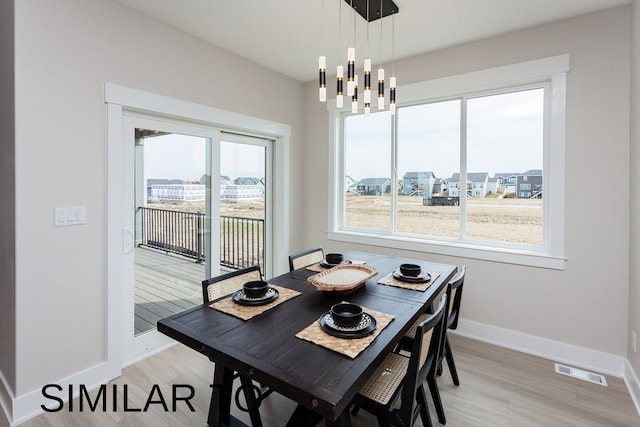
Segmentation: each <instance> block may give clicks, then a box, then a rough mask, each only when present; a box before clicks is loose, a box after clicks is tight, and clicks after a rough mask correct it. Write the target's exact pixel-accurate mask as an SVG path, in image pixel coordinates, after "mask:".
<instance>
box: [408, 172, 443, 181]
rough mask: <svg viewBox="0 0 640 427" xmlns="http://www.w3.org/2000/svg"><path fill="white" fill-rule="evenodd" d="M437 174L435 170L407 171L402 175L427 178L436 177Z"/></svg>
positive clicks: (409, 177)
mask: <svg viewBox="0 0 640 427" xmlns="http://www.w3.org/2000/svg"><path fill="white" fill-rule="evenodd" d="M435 177H436V176H435V174H434V173H433V172H407V173H405V174H404V176H403V177H402V178H403V179H425V178H435Z"/></svg>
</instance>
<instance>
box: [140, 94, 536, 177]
mask: <svg viewBox="0 0 640 427" xmlns="http://www.w3.org/2000/svg"><path fill="white" fill-rule="evenodd" d="M543 101H544V100H543V91H542V89H536V90H528V91H520V92H514V93H508V94H500V95H493V96H484V97H478V98H473V99H470V100H469V101H468V104H467V105H468V107H467V118H468V119H467V123H468V136H467V138H468V141H467V172H488V173H489V176H494V175H495V174H496V173H501V172H509V173H512V172H524V171H527V170H529V169H542V161H543V157H542V156H543V153H542V142H541V141H542V119H543V117H542V111H543V110H544V109H543V108H542V107H543ZM460 105H461V103H460V101H459V100H450V101H443V102H438V103H432V104H422V105H416V106H411V107H404V108H398V153H397V154H398V178H399V179H402V177H403V176H404V174H405V173H406V172H433V173H434V174H435V176H436V177H437V178H443V179H444V178H449V177H451V175H452V174H453V173H455V172H458V171H459V170H460ZM345 134H346V137H347V141H348V143H347V145H346V148H345V168H346V175H348V176H350V177H351V178H353V179H354V180H356V181H358V180H360V179H363V178H381V177H390V176H391V172H390V171H391V162H390V160H389V159H390V158H391V143H390V139H391V120H390V113H389V111H382V112H374V113H372V114H371V115H370V116H369V117H365V116H364V115H357V116H350V117H349V118H348V119H347V125H346V129H345ZM205 141H206V140H205V139H204V138H200V137H192V136H186V135H177V134H173V135H165V136H159V137H153V138H148V139H147V140H146V141H145V171H146V175H147V177H148V178H167V179H182V180H199V179H200V178H201V177H202V175H203V174H204V173H205V167H206V166H205V157H206V142H205ZM220 155H221V162H220V172H221V174H222V175H227V176H229V177H230V178H231V179H235V178H237V177H239V176H249V177H257V178H262V177H264V175H265V169H264V147H261V146H254V145H247V144H238V143H231V142H224V141H223V142H222V143H221V146H220Z"/></svg>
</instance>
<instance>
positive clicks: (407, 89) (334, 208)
mask: <svg viewBox="0 0 640 427" xmlns="http://www.w3.org/2000/svg"><path fill="white" fill-rule="evenodd" d="M569 69H570V61H569V55H568V54H565V55H558V56H553V57H548V58H543V59H538V60H534V61H528V62H521V63H517V64H512V65H506V66H502V67H496V68H491V69H486V70H481V71H474V72H471V73H465V74H459V75H455V76H450V77H444V78H439V79H434V80H429V81H424V82H419V83H413V84H409V85H405V86H399V87H398V89H397V99H398V100H400V101H401V104H411V103H415V102H423V101H425V100H430V99H437V98H445V97H447V98H448V97H452V96H456V95H464V94H466V93H470V92H478V91H484V90H492V89H498V88H502V87H505V86H513V85H524V84H528V83H534V82H540V81H543V80H547V81H550V94H549V96H550V111H549V114H550V117H549V120H548V123H549V129H548V132H549V134H548V142H547V149H546V150H545V154H544V155H545V159H544V164H545V168H544V172H543V173H544V178H543V179H544V182H552V183H553V186H546V188H545V203H544V207H543V209H544V210H545V212H544V215H545V217H546V218H549V221H548V222H547V223H545V227H544V230H543V233H544V242H545V245H546V246H545V248H544V249H537V248H536V249H528V248H519V247H517V246H515V245H514V246H513V247H511V246H508V245H505V246H504V247H501V246H485V245H484V244H482V243H478V244H474V243H469V242H460V241H457V240H456V241H440V240H437V241H436V240H425V239H422V238H413V237H410V236H400V235H391V234H385V233H376V232H375V231H369V230H366V231H364V230H362V231H361V230H344V229H342V230H341V229H340V223H341V218H342V214H343V213H342V212H341V210H342V209H343V206H342V203H343V202H342V199H341V197H342V193H343V191H342V189H344V188H345V186H344V177H343V176H340V175H342V172H341V171H343V170H344V146H343V145H342V144H340V140H341V134H342V133H343V129H342V114H343V113H344V112H345V111H347V109H346V108H344V109H338V108H336V107H335V102H330V101H329V102H327V110H328V111H329V138H330V141H329V200H328V217H329V218H328V221H329V222H328V227H329V228H328V230H329V231H328V238H329V240H336V241H341V242H347V243H357V244H363V245H372V246H382V247H389V248H396V249H404V250H410V251H417V252H426V253H435V254H441V255H449V256H456V257H464V258H472V259H479V260H486V261H496V262H506V263H511V264H519V265H527V266H534V267H542V268H550V269H557V270H563V269H564V266H565V261H566V258H565V254H564V211H565V207H564V192H565V119H566V73H567V72H568V71H569ZM399 105H400V104H399Z"/></svg>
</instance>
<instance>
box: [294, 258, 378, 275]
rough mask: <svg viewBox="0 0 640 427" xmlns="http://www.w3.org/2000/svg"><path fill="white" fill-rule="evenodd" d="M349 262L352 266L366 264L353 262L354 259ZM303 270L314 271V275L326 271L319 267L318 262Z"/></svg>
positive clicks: (364, 262)
mask: <svg viewBox="0 0 640 427" xmlns="http://www.w3.org/2000/svg"><path fill="white" fill-rule="evenodd" d="M349 261H351V264H353V265H363V264H366V263H367V262H366V261H357V260H354V259H351V260H349ZM341 265H346V264H341ZM305 268H306V269H307V270H309V271H315V272H316V273H322V272H323V271H325V270H328V268H327V267H323V266H321V265H320V263H319V262H316V263H315V264H311V265H308V266H306V267H305Z"/></svg>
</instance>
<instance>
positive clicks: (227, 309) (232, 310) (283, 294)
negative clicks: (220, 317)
mask: <svg viewBox="0 0 640 427" xmlns="http://www.w3.org/2000/svg"><path fill="white" fill-rule="evenodd" d="M269 286H270V287H272V288H274V289H276V290H277V291H278V294H279V295H278V298H276V299H275V300H273V301H271V302H270V303H269V304H265V305H240V304H236V303H235V302H233V299H231V295H230V296H228V297H227V298H223V299H221V300H218V301H216V302H214V303H213V304H211V305H209V307H211V308H213V309H215V310H218V311H222V312H223V313H227V314H230V315H232V316H235V317H238V318H240V319H242V320H249V319H251V318H253V317H255V316H257V315H258V314H261V313H264V312H265V311H267V310H270V309H272V308H273V307H275V306H277V305H279V304H282V303H283V302H285V301H287V300H290V299H291V298H295V297H297V296H298V295H300V292H298V291H295V290H293V289H289V288H283V287H282V286H276V285H272V284H269Z"/></svg>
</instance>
